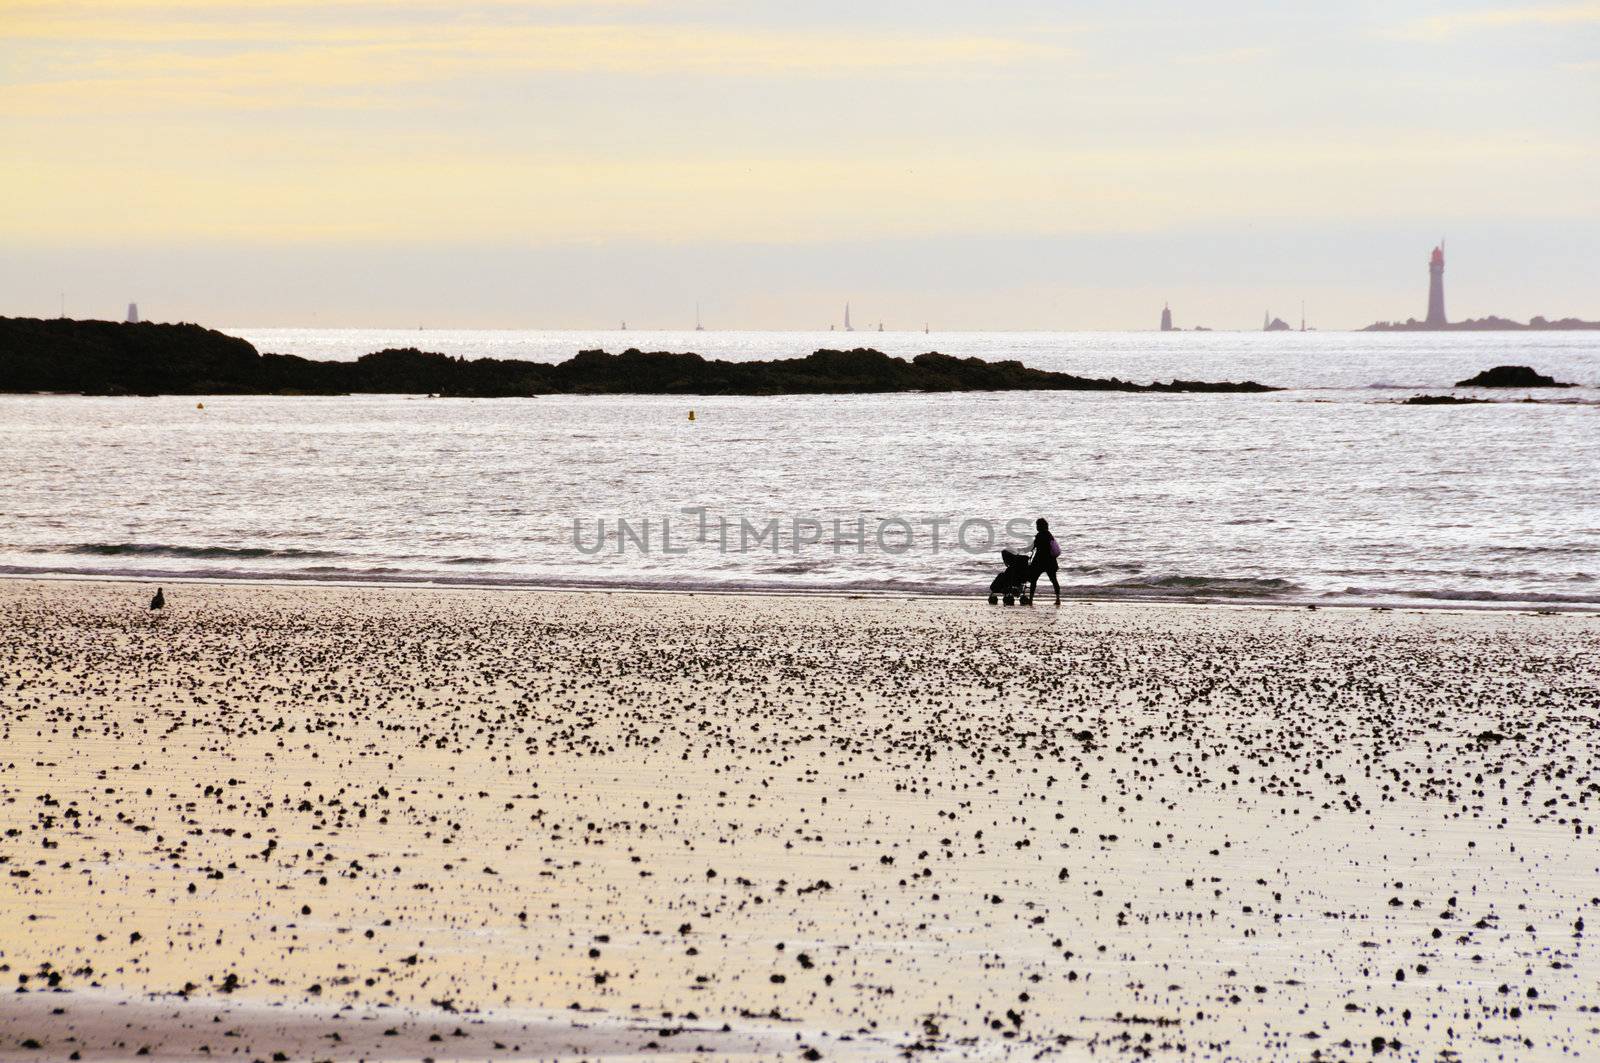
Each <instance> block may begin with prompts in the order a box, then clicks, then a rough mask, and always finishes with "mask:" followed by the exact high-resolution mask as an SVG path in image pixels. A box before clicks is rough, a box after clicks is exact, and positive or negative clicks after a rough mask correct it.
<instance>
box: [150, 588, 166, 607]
mask: <svg viewBox="0 0 1600 1063" xmlns="http://www.w3.org/2000/svg"><path fill="white" fill-rule="evenodd" d="M166 604H167V596H166V595H165V594H163V593H161V588H160V587H157V588H156V596H155V597H154V598H151V599H150V608H152V609H164V608H166Z"/></svg>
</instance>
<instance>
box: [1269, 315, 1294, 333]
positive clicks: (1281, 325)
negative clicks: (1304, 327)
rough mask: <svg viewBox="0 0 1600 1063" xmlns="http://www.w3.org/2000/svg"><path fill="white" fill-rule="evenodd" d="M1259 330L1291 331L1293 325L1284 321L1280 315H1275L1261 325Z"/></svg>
mask: <svg viewBox="0 0 1600 1063" xmlns="http://www.w3.org/2000/svg"><path fill="white" fill-rule="evenodd" d="M1261 331H1263V332H1293V331H1294V326H1292V325H1290V324H1289V323H1288V322H1287V321H1285V320H1284V319H1283V318H1281V317H1275V318H1273V319H1272V320H1271V321H1268V322H1267V323H1266V324H1265V325H1264V326H1262V329H1261Z"/></svg>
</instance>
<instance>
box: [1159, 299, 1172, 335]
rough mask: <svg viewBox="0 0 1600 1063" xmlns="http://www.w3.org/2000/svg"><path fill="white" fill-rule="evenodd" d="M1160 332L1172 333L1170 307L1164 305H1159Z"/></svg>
mask: <svg viewBox="0 0 1600 1063" xmlns="http://www.w3.org/2000/svg"><path fill="white" fill-rule="evenodd" d="M1161 331H1162V332H1171V331H1172V307H1170V306H1168V305H1167V304H1166V303H1162V304H1161Z"/></svg>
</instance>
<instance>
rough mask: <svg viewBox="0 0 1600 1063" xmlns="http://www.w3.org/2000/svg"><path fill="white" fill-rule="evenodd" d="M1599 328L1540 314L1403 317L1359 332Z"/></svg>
mask: <svg viewBox="0 0 1600 1063" xmlns="http://www.w3.org/2000/svg"><path fill="white" fill-rule="evenodd" d="M1587 329H1600V321H1583V320H1581V319H1579V318H1575V317H1564V318H1561V319H1560V320H1558V321H1550V320H1547V319H1546V318H1543V317H1536V318H1534V319H1533V320H1531V321H1529V322H1528V323H1527V324H1526V325H1524V324H1523V323H1522V322H1520V321H1512V320H1511V319H1510V318H1506V317H1496V316H1494V315H1493V314H1491V315H1489V316H1488V317H1479V318H1468V319H1467V320H1465V321H1449V322H1446V323H1445V324H1442V325H1439V324H1433V325H1430V324H1428V322H1426V321H1418V320H1417V319H1416V318H1414V317H1413V318H1407V319H1406V320H1404V321H1379V322H1376V323H1374V324H1371V325H1368V326H1367V327H1366V328H1364V329H1362V330H1361V331H1362V332H1540V331H1552V332H1559V331H1566V330H1578V331H1581V330H1587Z"/></svg>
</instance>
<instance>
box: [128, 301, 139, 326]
mask: <svg viewBox="0 0 1600 1063" xmlns="http://www.w3.org/2000/svg"><path fill="white" fill-rule="evenodd" d="M138 323H139V304H138V303H129V304H128V324H130V325H137V324H138Z"/></svg>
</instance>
